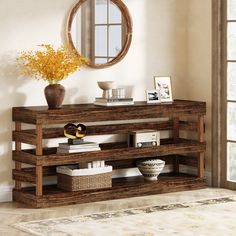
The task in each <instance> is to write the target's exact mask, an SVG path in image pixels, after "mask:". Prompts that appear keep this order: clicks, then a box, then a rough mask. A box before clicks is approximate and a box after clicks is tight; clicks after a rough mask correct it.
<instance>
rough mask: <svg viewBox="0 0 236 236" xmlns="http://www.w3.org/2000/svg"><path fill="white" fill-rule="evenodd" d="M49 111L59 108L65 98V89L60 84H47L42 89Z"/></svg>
mask: <svg viewBox="0 0 236 236" xmlns="http://www.w3.org/2000/svg"><path fill="white" fill-rule="evenodd" d="M44 94H45V97H46V100H47V103H48V107H49V109H59V108H61V105H62V102H63V100H64V97H65V88H64V87H63V86H62V85H60V84H49V85H48V86H47V87H45V89H44Z"/></svg>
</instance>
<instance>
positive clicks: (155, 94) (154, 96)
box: [146, 89, 161, 103]
mask: <svg viewBox="0 0 236 236" xmlns="http://www.w3.org/2000/svg"><path fill="white" fill-rule="evenodd" d="M146 99H147V103H160V102H161V97H160V90H159V89H153V90H146Z"/></svg>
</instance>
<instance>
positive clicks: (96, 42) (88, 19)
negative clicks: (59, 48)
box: [67, 0, 132, 68]
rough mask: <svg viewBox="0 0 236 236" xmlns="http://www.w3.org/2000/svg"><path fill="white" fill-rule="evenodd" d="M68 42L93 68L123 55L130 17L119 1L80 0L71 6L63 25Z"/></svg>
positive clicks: (129, 37)
mask: <svg viewBox="0 0 236 236" xmlns="http://www.w3.org/2000/svg"><path fill="white" fill-rule="evenodd" d="M67 39H68V42H69V45H70V46H71V47H72V48H73V49H75V50H76V51H77V53H78V55H82V56H84V57H86V58H88V59H89V60H90V62H89V65H90V66H91V67H93V68H104V67H108V66H111V65H114V64H116V63H117V62H119V61H120V60H122V59H123V58H124V56H125V55H126V53H127V52H128V49H129V47H130V43H131V39H132V20H131V17H130V14H129V11H128V8H127V7H126V6H125V4H124V3H123V2H122V1H121V0H80V1H78V2H77V3H76V4H75V5H74V7H73V8H72V10H71V12H70V14H69V20H68V24H67Z"/></svg>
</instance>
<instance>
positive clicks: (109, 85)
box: [97, 81, 115, 90]
mask: <svg viewBox="0 0 236 236" xmlns="http://www.w3.org/2000/svg"><path fill="white" fill-rule="evenodd" d="M97 83H98V86H99V88H100V89H102V90H110V89H113V88H115V81H98V82H97Z"/></svg>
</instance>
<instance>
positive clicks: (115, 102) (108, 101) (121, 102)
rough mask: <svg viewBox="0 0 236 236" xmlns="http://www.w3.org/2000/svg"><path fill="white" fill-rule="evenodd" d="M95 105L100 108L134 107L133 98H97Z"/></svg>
mask: <svg viewBox="0 0 236 236" xmlns="http://www.w3.org/2000/svg"><path fill="white" fill-rule="evenodd" d="M94 104H95V105H99V106H128V105H133V104H134V100H133V98H96V99H95V102H94Z"/></svg>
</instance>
